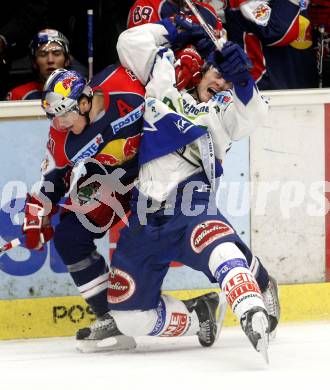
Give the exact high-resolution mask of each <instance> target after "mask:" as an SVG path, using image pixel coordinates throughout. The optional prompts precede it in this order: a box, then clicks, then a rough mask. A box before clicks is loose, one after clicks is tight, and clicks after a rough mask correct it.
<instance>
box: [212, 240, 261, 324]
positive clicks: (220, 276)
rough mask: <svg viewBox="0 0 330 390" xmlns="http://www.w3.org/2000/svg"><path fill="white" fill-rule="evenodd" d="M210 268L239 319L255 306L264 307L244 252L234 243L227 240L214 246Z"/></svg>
mask: <svg viewBox="0 0 330 390" xmlns="http://www.w3.org/2000/svg"><path fill="white" fill-rule="evenodd" d="M209 268H210V270H211V272H212V274H213V275H214V277H215V278H216V280H217V281H218V282H219V284H220V287H221V289H222V290H223V291H224V292H225V294H226V298H227V302H228V304H229V306H230V307H231V309H232V310H233V312H234V313H235V314H236V315H237V317H238V318H239V319H240V318H241V316H242V315H243V314H244V313H245V312H246V311H248V310H249V309H250V308H252V307H253V306H260V307H264V304H263V300H262V297H261V292H260V289H259V286H258V283H257V281H256V280H255V278H254V276H253V274H252V273H251V271H250V270H249V266H248V264H247V261H246V258H245V256H244V254H243V252H242V251H241V250H240V249H239V248H238V247H237V246H236V245H235V244H234V243H232V242H226V243H222V244H220V245H218V246H217V247H216V248H214V250H213V251H212V253H211V255H210V259H209Z"/></svg>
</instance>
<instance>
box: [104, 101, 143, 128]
mask: <svg viewBox="0 0 330 390" xmlns="http://www.w3.org/2000/svg"><path fill="white" fill-rule="evenodd" d="M143 114H144V103H143V104H141V105H140V106H139V107H137V108H136V109H135V110H133V111H131V112H129V113H128V114H126V115H125V116H123V117H121V118H119V119H117V120H115V121H113V122H111V127H112V131H113V133H114V134H117V133H118V131H119V130H121V129H122V128H124V127H126V126H129V125H131V124H132V123H134V122H136V121H138V120H139V119H140V118H141V117H142V116H143Z"/></svg>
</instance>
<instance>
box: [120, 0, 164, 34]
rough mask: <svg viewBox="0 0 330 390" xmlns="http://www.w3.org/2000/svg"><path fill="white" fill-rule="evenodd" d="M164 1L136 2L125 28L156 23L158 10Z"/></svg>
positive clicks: (140, 0)
mask: <svg viewBox="0 0 330 390" xmlns="http://www.w3.org/2000/svg"><path fill="white" fill-rule="evenodd" d="M163 2H164V0H137V1H135V3H134V4H133V6H132V7H131V9H130V11H129V14H128V22H127V28H131V27H135V26H140V25H141V24H146V23H153V22H158V21H159V20H160V16H159V8H160V4H161V3H163Z"/></svg>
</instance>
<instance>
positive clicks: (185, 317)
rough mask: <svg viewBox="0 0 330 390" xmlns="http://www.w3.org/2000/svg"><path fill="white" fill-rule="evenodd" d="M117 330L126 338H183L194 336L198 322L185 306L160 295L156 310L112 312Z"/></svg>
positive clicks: (195, 316)
mask: <svg viewBox="0 0 330 390" xmlns="http://www.w3.org/2000/svg"><path fill="white" fill-rule="evenodd" d="M111 314H112V316H113V318H114V319H115V321H116V324H117V327H118V329H119V330H120V331H121V332H122V333H124V334H125V335H127V336H142V335H149V336H167V337H174V336H183V335H186V336H188V335H193V334H196V333H197V331H198V329H199V321H198V318H197V315H196V313H195V312H192V313H190V312H189V310H188V309H187V307H186V306H185V304H184V303H183V302H182V301H179V300H177V299H175V298H173V297H171V296H167V295H162V296H161V298H160V301H159V304H158V306H157V308H156V309H150V310H144V311H141V310H129V311H119V310H112V311H111Z"/></svg>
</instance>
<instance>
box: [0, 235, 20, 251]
mask: <svg viewBox="0 0 330 390" xmlns="http://www.w3.org/2000/svg"><path fill="white" fill-rule="evenodd" d="M19 245H21V240H20V239H19V238H18V237H17V238H14V239H13V240H11V241H9V242H7V243H6V244H5V245H3V246H2V247H0V254H1V253H4V252H7V251H8V250H10V249H12V248H16V247H17V246H19Z"/></svg>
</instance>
